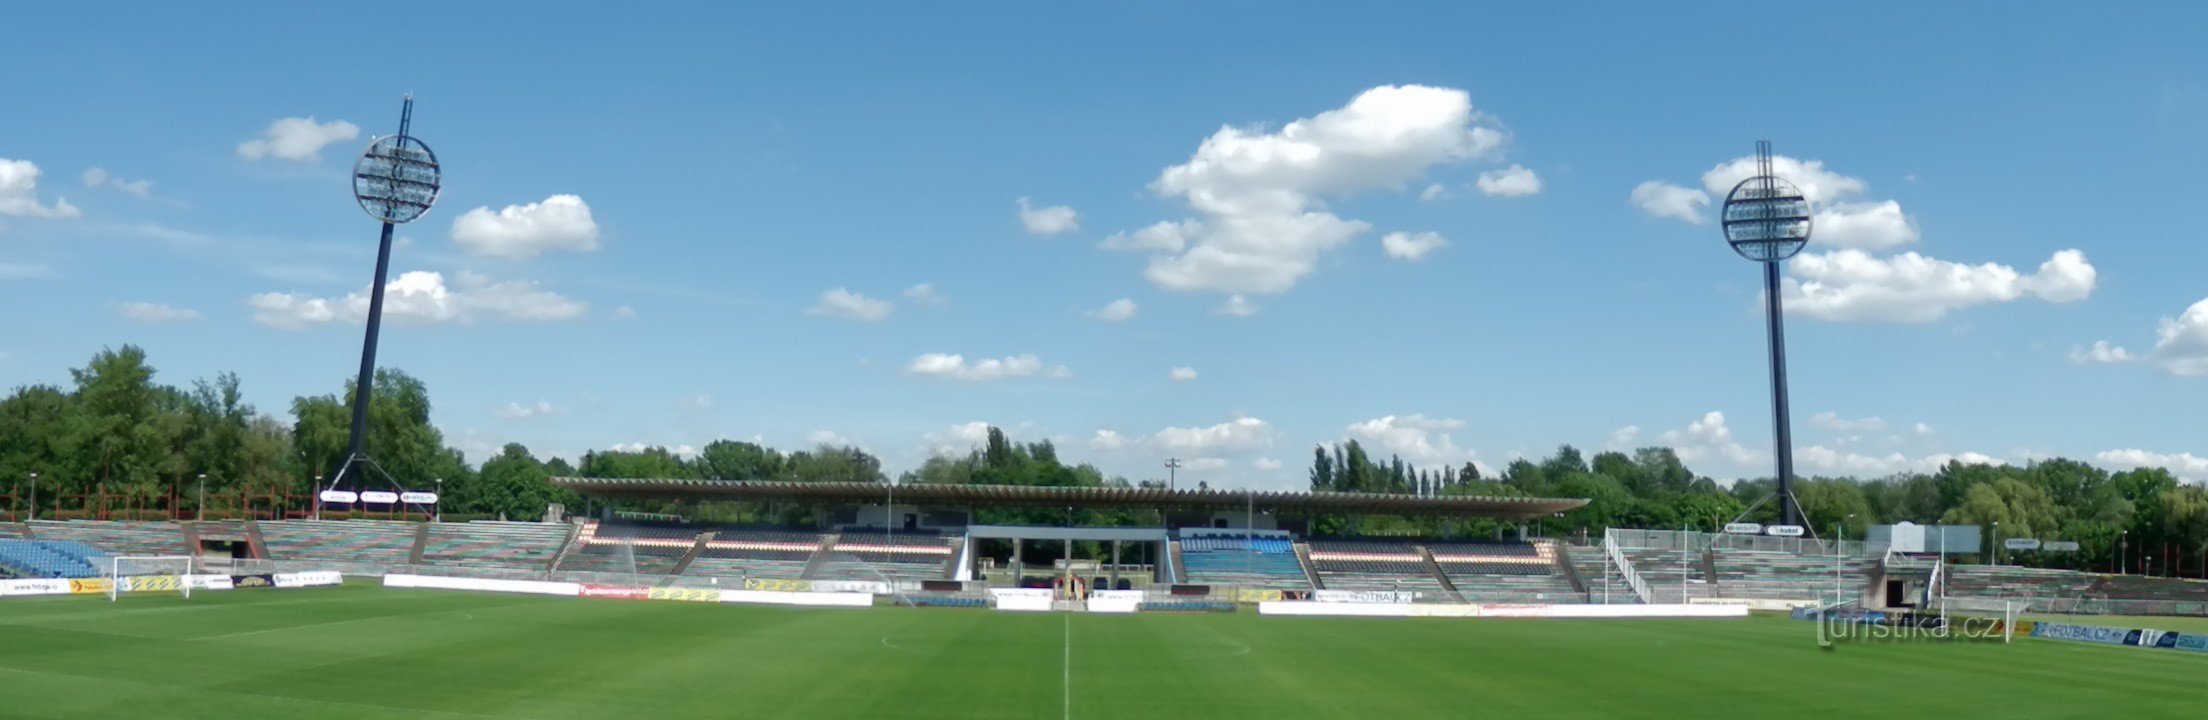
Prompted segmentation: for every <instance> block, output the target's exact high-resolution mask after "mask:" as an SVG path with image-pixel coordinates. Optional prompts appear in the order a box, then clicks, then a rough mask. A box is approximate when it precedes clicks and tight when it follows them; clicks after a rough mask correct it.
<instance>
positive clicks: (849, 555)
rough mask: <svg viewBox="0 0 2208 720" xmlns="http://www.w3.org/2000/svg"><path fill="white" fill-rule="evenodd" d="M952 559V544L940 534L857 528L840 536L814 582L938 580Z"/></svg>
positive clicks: (815, 573) (820, 567) (818, 569)
mask: <svg viewBox="0 0 2208 720" xmlns="http://www.w3.org/2000/svg"><path fill="white" fill-rule="evenodd" d="M950 558H951V546H950V542H949V541H948V540H946V539H945V538H944V537H943V536H942V535H941V534H939V533H935V532H932V531H919V532H914V531H905V530H901V531H897V532H894V533H885V532H883V531H881V530H879V529H859V528H855V529H851V530H847V531H845V532H843V533H842V534H841V535H839V536H837V538H836V544H835V547H833V548H831V549H830V550H829V554H828V556H827V557H826V558H823V562H822V563H821V564H820V566H819V567H817V568H814V571H813V575H812V579H815V580H883V579H889V580H936V579H941V578H942V577H943V566H944V565H946V564H948V563H949V562H950Z"/></svg>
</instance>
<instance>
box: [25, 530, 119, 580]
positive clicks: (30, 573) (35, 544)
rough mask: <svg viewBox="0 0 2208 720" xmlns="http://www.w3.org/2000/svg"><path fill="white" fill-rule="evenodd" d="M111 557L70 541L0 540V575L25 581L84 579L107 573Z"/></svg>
mask: <svg viewBox="0 0 2208 720" xmlns="http://www.w3.org/2000/svg"><path fill="white" fill-rule="evenodd" d="M107 560H108V556H107V555H105V554H103V553H101V552H100V551H98V550H95V549H93V548H92V547H91V546H88V545H85V544H84V543H80V542H75V541H71V540H20V539H4V540H0V574H5V575H7V576H11V577H25V578H82V577H100V576H102V575H106V574H107V568H108V562H107Z"/></svg>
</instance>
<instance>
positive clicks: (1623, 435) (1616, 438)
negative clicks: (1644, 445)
mask: <svg viewBox="0 0 2208 720" xmlns="http://www.w3.org/2000/svg"><path fill="white" fill-rule="evenodd" d="M1640 436H1641V426H1639V425H1627V426H1625V427H1621V428H1618V429H1616V430H1612V431H1610V449H1612V450H1618V451H1621V452H1622V451H1625V450H1629V449H1632V447H1633V441H1634V440H1636V439H1638V438H1640Z"/></svg>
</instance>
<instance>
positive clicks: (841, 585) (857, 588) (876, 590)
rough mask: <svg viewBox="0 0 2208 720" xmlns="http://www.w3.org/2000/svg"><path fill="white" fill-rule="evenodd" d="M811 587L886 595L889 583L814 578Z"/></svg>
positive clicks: (827, 590)
mask: <svg viewBox="0 0 2208 720" xmlns="http://www.w3.org/2000/svg"><path fill="white" fill-rule="evenodd" d="M811 589H812V590H814V591H817V592H838V593H866V594H868V595H888V594H889V583H886V582H881V581H878V580H814V581H813V585H812V588H811Z"/></svg>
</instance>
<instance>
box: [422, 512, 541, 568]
mask: <svg viewBox="0 0 2208 720" xmlns="http://www.w3.org/2000/svg"><path fill="white" fill-rule="evenodd" d="M568 527H569V526H568V525H565V524H562V523H535V522H494V521H487V520H486V521H477V522H462V523H432V524H431V525H430V529H429V539H428V541H427V543H425V544H424V545H423V547H422V563H423V564H426V565H437V566H443V567H454V568H479V569H488V570H534V571H542V570H544V569H545V567H546V566H548V565H550V564H551V562H552V557H553V556H555V555H557V554H559V552H560V545H561V543H565V542H567V532H568Z"/></svg>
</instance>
